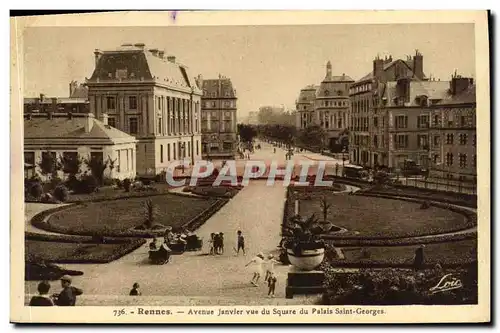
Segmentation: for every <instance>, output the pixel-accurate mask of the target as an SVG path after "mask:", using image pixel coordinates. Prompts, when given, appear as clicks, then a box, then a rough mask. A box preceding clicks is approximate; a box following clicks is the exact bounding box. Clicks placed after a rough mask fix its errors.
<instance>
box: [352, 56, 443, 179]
mask: <svg viewBox="0 0 500 333" xmlns="http://www.w3.org/2000/svg"><path fill="white" fill-rule="evenodd" d="M447 86H448V83H447V82H441V81H435V80H429V79H427V78H426V77H425V74H424V71H423V56H422V54H421V53H419V52H418V51H416V53H415V55H414V56H413V58H411V57H407V59H406V60H402V59H397V60H393V59H392V56H389V57H386V58H385V59H381V58H380V57H377V58H375V59H374V60H373V70H372V71H371V72H370V73H368V74H367V75H365V76H364V77H363V78H361V79H360V80H358V81H356V82H355V83H353V84H352V86H351V89H350V99H351V112H350V118H351V119H350V140H349V141H350V145H349V147H350V149H349V150H350V152H349V154H350V160H351V162H352V163H355V164H358V165H363V166H368V167H374V166H386V167H389V168H395V169H397V168H400V167H401V166H402V163H403V162H404V161H405V160H408V159H411V160H414V161H415V162H416V163H420V164H425V165H427V164H428V156H429V152H428V149H429V148H428V141H427V140H428V136H427V134H428V133H427V132H428V128H429V113H430V107H431V106H432V104H434V103H437V102H438V101H440V100H441V99H443V98H444V95H445V92H446V90H447Z"/></svg>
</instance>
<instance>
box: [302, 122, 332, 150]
mask: <svg viewBox="0 0 500 333" xmlns="http://www.w3.org/2000/svg"><path fill="white" fill-rule="evenodd" d="M299 138H300V141H301V142H302V143H303V144H304V145H306V146H310V147H322V146H323V143H324V142H325V139H326V132H325V130H324V129H323V128H321V127H320V126H318V125H311V126H308V127H306V128H304V129H303V130H302V131H301V132H300V135H299Z"/></svg>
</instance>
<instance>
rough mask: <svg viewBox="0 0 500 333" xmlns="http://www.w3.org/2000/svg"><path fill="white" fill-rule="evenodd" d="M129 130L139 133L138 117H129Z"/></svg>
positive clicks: (132, 132) (131, 132)
mask: <svg viewBox="0 0 500 333" xmlns="http://www.w3.org/2000/svg"><path fill="white" fill-rule="evenodd" d="M128 121H129V124H128V130H129V132H130V134H137V118H129V120H128Z"/></svg>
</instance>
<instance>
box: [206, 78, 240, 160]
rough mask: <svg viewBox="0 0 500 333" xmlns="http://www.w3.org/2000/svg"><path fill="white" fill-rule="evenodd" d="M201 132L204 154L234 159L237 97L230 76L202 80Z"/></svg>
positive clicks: (211, 156) (217, 157)
mask: <svg viewBox="0 0 500 333" xmlns="http://www.w3.org/2000/svg"><path fill="white" fill-rule="evenodd" d="M200 81H202V82H203V83H202V88H203V96H202V98H201V131H202V153H203V157H204V158H206V157H209V158H215V159H233V158H234V157H235V154H236V150H237V145H238V142H237V115H236V111H237V105H236V102H237V96H236V90H235V89H234V88H233V84H232V82H231V79H229V78H226V77H224V76H221V75H219V78H218V79H209V80H201V78H200Z"/></svg>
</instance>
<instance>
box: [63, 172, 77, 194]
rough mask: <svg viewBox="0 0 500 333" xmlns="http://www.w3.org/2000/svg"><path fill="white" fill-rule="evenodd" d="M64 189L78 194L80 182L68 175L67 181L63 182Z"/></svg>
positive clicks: (73, 176)
mask: <svg viewBox="0 0 500 333" xmlns="http://www.w3.org/2000/svg"><path fill="white" fill-rule="evenodd" d="M65 185H66V187H67V188H68V189H69V190H71V191H74V192H78V187H79V186H80V181H79V180H78V179H77V178H76V176H75V175H69V176H68V179H67V180H66V182H65Z"/></svg>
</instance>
